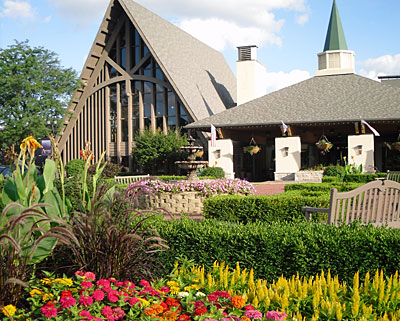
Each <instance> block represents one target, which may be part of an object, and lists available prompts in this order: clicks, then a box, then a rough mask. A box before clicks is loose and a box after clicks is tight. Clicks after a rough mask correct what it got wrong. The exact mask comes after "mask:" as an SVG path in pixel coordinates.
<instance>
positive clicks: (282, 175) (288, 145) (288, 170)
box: [275, 136, 301, 181]
mask: <svg viewBox="0 0 400 321" xmlns="http://www.w3.org/2000/svg"><path fill="white" fill-rule="evenodd" d="M300 154H301V141H300V137H298V136H296V137H277V138H275V180H276V181H291V180H292V181H294V180H295V173H296V172H298V171H299V170H300V167H301V155H300Z"/></svg>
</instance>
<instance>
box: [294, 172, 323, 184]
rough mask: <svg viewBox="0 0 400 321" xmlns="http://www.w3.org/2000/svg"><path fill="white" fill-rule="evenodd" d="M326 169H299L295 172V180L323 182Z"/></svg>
mask: <svg viewBox="0 0 400 321" xmlns="http://www.w3.org/2000/svg"><path fill="white" fill-rule="evenodd" d="M323 174H324V171H299V172H297V173H295V179H294V180H295V181H298V182H310V183H311V182H312V183H321V182H322V176H323Z"/></svg>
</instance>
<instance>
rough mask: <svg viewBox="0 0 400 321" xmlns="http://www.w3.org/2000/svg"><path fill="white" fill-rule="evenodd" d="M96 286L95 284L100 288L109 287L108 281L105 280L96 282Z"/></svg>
mask: <svg viewBox="0 0 400 321" xmlns="http://www.w3.org/2000/svg"><path fill="white" fill-rule="evenodd" d="M96 284H97V286H98V287H101V286H104V287H109V286H110V281H108V280H106V279H101V280H98V281H97V282H96Z"/></svg>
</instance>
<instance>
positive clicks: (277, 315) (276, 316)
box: [265, 311, 287, 321]
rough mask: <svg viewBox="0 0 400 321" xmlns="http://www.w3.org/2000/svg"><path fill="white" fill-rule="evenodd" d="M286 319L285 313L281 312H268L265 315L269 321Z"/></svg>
mask: <svg viewBox="0 0 400 321" xmlns="http://www.w3.org/2000/svg"><path fill="white" fill-rule="evenodd" d="M286 317H287V314H286V313H285V312H281V311H268V312H267V313H266V314H265V318H266V319H267V320H276V321H282V320H283V319H284V318H286Z"/></svg>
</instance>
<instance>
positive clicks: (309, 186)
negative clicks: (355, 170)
mask: <svg viewBox="0 0 400 321" xmlns="http://www.w3.org/2000/svg"><path fill="white" fill-rule="evenodd" d="M361 185H362V184H360V183H345V184H340V183H302V184H300V183H299V184H286V185H285V192H289V191H319V192H326V193H329V192H330V191H331V189H332V188H333V187H334V188H337V190H338V191H339V192H348V191H351V190H353V189H355V188H357V187H359V186H361Z"/></svg>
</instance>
